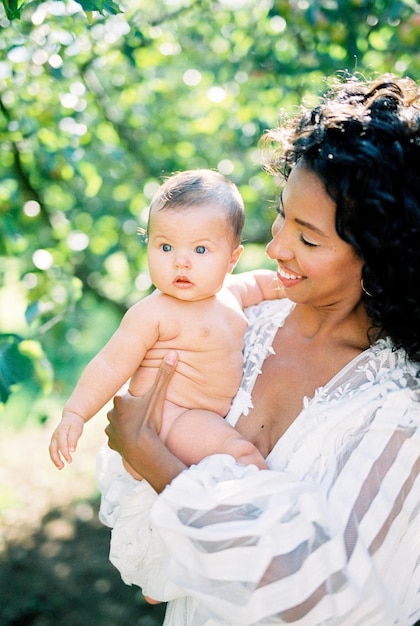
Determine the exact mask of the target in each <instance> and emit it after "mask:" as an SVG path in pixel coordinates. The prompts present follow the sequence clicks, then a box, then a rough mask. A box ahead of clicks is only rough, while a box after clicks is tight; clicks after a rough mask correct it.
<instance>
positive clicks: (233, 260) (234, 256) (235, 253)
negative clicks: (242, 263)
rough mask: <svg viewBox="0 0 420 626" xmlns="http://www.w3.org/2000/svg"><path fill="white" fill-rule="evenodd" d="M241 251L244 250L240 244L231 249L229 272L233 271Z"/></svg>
mask: <svg viewBox="0 0 420 626" xmlns="http://www.w3.org/2000/svg"><path fill="white" fill-rule="evenodd" d="M243 251H244V247H243V246H242V245H239V246H238V247H237V248H235V249H234V250H233V252H232V255H231V257H230V266H229V272H233V270H234V269H235V266H236V264H237V262H238V261H239V259H240V256H241V254H242V252H243Z"/></svg>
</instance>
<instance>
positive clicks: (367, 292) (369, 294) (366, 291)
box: [360, 278, 372, 298]
mask: <svg viewBox="0 0 420 626" xmlns="http://www.w3.org/2000/svg"><path fill="white" fill-rule="evenodd" d="M360 285H361V287H362V291H363V292H364V293H365V294H366V295H367V296H369V297H370V298H371V297H372V294H371V293H369V291H368V290H367V289H365V286H364V284H363V278H361V279H360Z"/></svg>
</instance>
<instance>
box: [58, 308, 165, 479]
mask: <svg viewBox="0 0 420 626" xmlns="http://www.w3.org/2000/svg"><path fill="white" fill-rule="evenodd" d="M158 310H159V307H158V304H157V303H156V302H154V303H153V305H152V306H150V302H149V298H145V299H144V300H141V301H140V302H138V303H137V304H135V305H134V306H132V307H131V308H130V309H129V310H128V311H127V313H126V314H125V315H124V317H123V319H122V321H121V324H120V326H119V328H118V329H117V330H116V332H115V333H114V334H113V335H112V337H111V339H110V340H109V341H108V343H107V344H106V345H105V346H104V347H103V348H102V350H100V352H98V354H97V355H96V356H95V357H94V358H93V359H92V360H91V361H90V363H89V364H88V365H87V367H86V368H85V370H84V371H83V373H82V375H81V377H80V379H79V381H78V383H77V385H76V387H75V388H74V390H73V393H72V394H71V396H70V398H69V399H68V401H67V403H66V405H65V407H64V409H63V415H62V419H61V421H60V423H59V425H58V426H57V428H56V430H55V431H54V433H53V435H52V438H51V443H50V456H51V460H52V461H53V463H54V464H55V465H56V466H57V468H58V469H62V468H63V467H64V463H63V458H64V459H65V460H66V461H67V463H71V461H72V453H73V452H74V451H75V450H76V445H77V442H78V440H79V438H80V436H81V434H82V431H83V427H84V424H85V422H87V421H88V420H90V419H91V418H92V417H93V416H94V415H95V414H96V413H97V412H98V411H99V410H100V409H101V408H102V407H103V406H104V405H105V404H106V403H107V402H108V401H109V400H110V399H111V398H112V397H113V396H114V395H115V393H116V392H117V391H118V390H119V389H120V388H121V386H122V385H123V384H124V383H125V382H126V381H127V380H128V379H129V378H130V377H131V376H132V375H133V374H134V372H135V371H136V369H137V368H138V367H139V365H140V363H141V362H142V360H143V358H144V355H145V354H146V352H147V350H148V349H149V348H150V347H151V346H152V345H153V344H154V343H155V342H156V340H157V337H158V327H159V326H158V322H157V320H158V317H159V312H158Z"/></svg>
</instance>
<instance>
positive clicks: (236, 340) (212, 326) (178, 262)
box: [50, 169, 279, 478]
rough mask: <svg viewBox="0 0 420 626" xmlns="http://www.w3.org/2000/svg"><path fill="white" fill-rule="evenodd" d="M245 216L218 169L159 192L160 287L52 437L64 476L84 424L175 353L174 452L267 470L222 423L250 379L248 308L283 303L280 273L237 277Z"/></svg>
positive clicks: (153, 226) (185, 175)
mask: <svg viewBox="0 0 420 626" xmlns="http://www.w3.org/2000/svg"><path fill="white" fill-rule="evenodd" d="M244 219H245V218H244V206H243V201H242V198H241V196H240V194H239V191H238V189H237V187H236V186H235V185H234V184H233V183H232V182H231V181H229V180H228V179H226V178H225V177H224V176H222V175H221V174H219V173H217V172H215V171H212V170H204V169H203V170H190V171H186V172H182V173H179V174H175V175H174V176H172V177H170V178H168V179H167V180H166V182H165V183H164V184H163V185H162V186H161V187H160V188H159V189H158V191H157V192H156V194H155V195H154V197H153V199H152V202H151V206H150V214H149V223H148V227H147V238H148V248H147V259H148V266H149V272H150V276H151V279H152V282H153V284H154V285H155V287H156V290H155V291H154V292H153V293H152V294H151V295H149V296H147V297H146V298H144V299H142V300H140V301H139V302H137V303H136V304H134V305H133V306H132V307H131V308H130V309H129V310H128V311H127V313H126V314H125V316H124V317H123V319H122V321H121V324H120V326H119V328H118V329H117V331H116V332H115V333H114V335H113V336H112V337H111V339H110V340H109V341H108V343H107V344H106V345H105V346H104V347H103V348H102V350H101V351H100V352H99V353H98V354H97V355H96V356H95V357H94V358H93V359H92V361H91V362H90V363H89V364H88V366H87V367H86V369H85V370H84V372H83V373H82V376H81V378H80V380H79V382H78V383H77V385H76V387H75V389H74V391H73V393H72V394H71V396H70V398H69V400H68V401H67V403H66V405H65V407H64V410H63V415H62V419H61V421H60V423H59V425H58V426H57V428H56V430H55V431H54V433H53V435H52V439H51V443H50V456H51V459H52V461H53V462H54V464H55V465H56V466H57V468H58V469H62V468H63V467H64V462H63V459H64V460H66V461H67V462H68V463H71V461H72V453H73V452H74V451H75V449H76V445H77V441H78V440H79V438H80V436H81V434H82V431H83V426H84V424H85V422H87V421H88V420H89V419H91V418H92V417H93V416H94V415H95V414H96V413H97V412H98V411H99V410H100V409H101V408H102V407H103V406H104V405H105V404H106V403H107V402H108V401H109V400H110V399H111V398H112V397H113V396H114V395H115V393H116V392H118V390H119V389H120V388H121V386H122V385H123V384H124V383H126V382H127V381H128V380H130V382H129V392H130V393H132V394H133V395H135V396H137V395H143V394H144V393H145V392H146V391H147V390H148V389H149V388H150V387H151V386H152V384H153V382H154V379H155V376H156V372H157V369H158V367H159V365H160V363H161V361H162V358H163V356H164V355H165V354H166V353H167V352H168V350H176V351H177V352H178V355H179V362H178V366H177V369H176V372H175V374H174V376H173V378H172V380H171V382H170V385H169V388H168V393H167V400H166V403H165V407H164V412H163V417H162V425H161V430H160V432H159V435H160V437H161V438H162V439H163V441H164V442H165V443H166V445H167V446H168V447H169V448H170V449H171V451H172V452H173V453H174V454H175V455H176V456H178V457H179V458H180V459H181V460H182V461H183V462H184V463H186V464H187V465H191V464H194V463H197V462H198V461H200V460H201V459H202V458H204V457H205V456H208V455H210V454H214V453H225V454H230V455H232V456H234V457H235V459H236V460H237V461H238V462H239V463H242V464H249V463H254V464H256V465H257V466H258V467H260V468H265V461H264V459H263V457H262V455H261V454H260V452H259V451H258V450H257V448H256V447H255V446H254V445H253V444H251V443H250V442H249V441H247V440H246V439H244V438H243V437H241V436H240V435H239V433H237V431H236V430H235V429H234V428H232V427H231V426H229V424H227V422H225V421H224V419H223V418H224V417H225V415H226V414H227V412H228V410H229V408H230V404H231V401H232V398H233V397H234V395H235V394H236V392H237V389H238V387H239V384H240V381H241V376H242V341H243V336H244V333H245V330H246V328H247V320H246V317H245V315H244V313H243V308H244V307H247V306H251V305H253V304H257V303H259V302H261V301H262V300H267V299H274V298H277V297H279V290H278V283H277V280H276V275H275V272H272V271H269V270H259V271H255V272H244V273H242V274H236V275H232V274H231V272H232V271H233V269H234V267H235V265H236V263H237V262H238V259H239V257H240V255H241V253H242V251H243V246H242V245H240V240H241V233H242V228H243V224H244ZM126 468H127V469H128V470H129V471H130V472H131V473H132V474H133V475H134V476H135V477H138V478H141V477H139V476H136V474H135V472H133V471H132V470H131V468H129V467H128V465H127V464H126Z"/></svg>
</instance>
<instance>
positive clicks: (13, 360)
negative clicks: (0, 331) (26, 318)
mask: <svg viewBox="0 0 420 626" xmlns="http://www.w3.org/2000/svg"><path fill="white" fill-rule="evenodd" d="M21 341H22V339H21V338H20V337H19V336H18V335H12V334H7V335H0V402H7V399H8V398H9V396H10V394H11V392H12V388H13V386H15V385H16V384H18V383H20V382H23V381H24V380H27V379H28V378H30V377H31V375H32V373H33V367H32V363H31V360H30V358H29V357H28V356H26V355H23V354H22V353H21V352H20V350H19V345H20V343H21Z"/></svg>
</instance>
